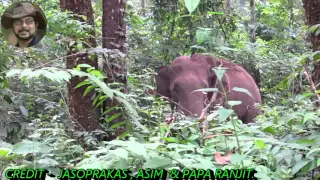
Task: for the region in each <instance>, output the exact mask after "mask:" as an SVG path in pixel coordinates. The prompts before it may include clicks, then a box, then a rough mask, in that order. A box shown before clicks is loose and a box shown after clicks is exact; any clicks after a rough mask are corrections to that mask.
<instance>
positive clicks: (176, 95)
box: [155, 54, 262, 124]
mask: <svg viewBox="0 0 320 180" xmlns="http://www.w3.org/2000/svg"><path fill="white" fill-rule="evenodd" d="M215 67H224V68H227V69H226V71H225V73H224V75H223V78H222V80H221V82H219V81H218V78H217V75H216V73H215V72H214V71H213V70H212V68H215ZM155 72H156V74H157V75H156V76H155V81H156V89H157V90H156V91H157V93H158V94H159V95H161V96H164V97H166V99H167V100H169V101H170V102H171V103H170V104H171V110H172V114H173V111H174V108H175V107H176V109H177V111H182V112H184V114H185V115H188V116H199V115H201V114H202V113H203V110H204V109H206V105H205V102H207V101H208V100H210V102H211V103H212V104H211V105H212V106H213V105H216V104H220V103H221V104H222V106H224V107H226V106H227V101H241V104H237V105H233V106H232V109H233V110H234V112H235V114H236V115H237V116H238V118H239V119H240V120H241V121H242V122H243V123H245V124H248V123H254V122H255V121H254V119H255V118H256V116H257V115H258V114H261V110H260V109H259V108H257V107H256V106H255V104H256V103H258V104H261V103H262V100H261V94H260V91H259V88H258V87H257V85H256V83H255V81H254V80H253V78H252V77H251V75H250V74H249V73H248V72H247V71H246V70H245V69H244V68H243V67H241V66H240V65H236V64H234V63H232V62H231V61H230V60H227V59H219V58H215V57H213V56H210V55H203V54H193V55H191V57H189V56H180V57H177V58H176V59H175V60H174V61H173V62H172V63H171V65H169V66H162V67H159V68H156V69H155ZM214 87H216V88H217V89H218V90H219V92H208V93H207V94H205V93H203V92H200V91H195V90H198V89H202V88H214ZM235 87H237V88H243V89H246V90H247V91H249V93H250V94H251V95H252V96H250V95H248V94H247V93H245V92H241V91H239V90H238V91H237V90H234V89H233V88H235ZM222 92H226V96H224V94H223V93H222Z"/></svg>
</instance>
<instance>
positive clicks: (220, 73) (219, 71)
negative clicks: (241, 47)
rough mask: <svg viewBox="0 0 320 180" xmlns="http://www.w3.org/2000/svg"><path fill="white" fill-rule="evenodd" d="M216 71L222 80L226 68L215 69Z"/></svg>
mask: <svg viewBox="0 0 320 180" xmlns="http://www.w3.org/2000/svg"><path fill="white" fill-rule="evenodd" d="M214 72H215V73H216V75H217V78H218V80H219V81H220V82H221V80H222V77H223V75H224V73H225V72H226V69H223V68H219V69H214Z"/></svg>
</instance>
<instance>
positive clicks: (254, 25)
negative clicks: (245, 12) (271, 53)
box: [250, 0, 256, 43]
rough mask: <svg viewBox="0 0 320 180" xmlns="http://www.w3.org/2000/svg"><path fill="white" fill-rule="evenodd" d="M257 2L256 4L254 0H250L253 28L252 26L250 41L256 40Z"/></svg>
mask: <svg viewBox="0 0 320 180" xmlns="http://www.w3.org/2000/svg"><path fill="white" fill-rule="evenodd" d="M254 7H255V4H254V0H250V12H251V13H250V14H251V15H250V24H251V28H250V36H251V38H250V41H251V42H252V43H255V42H256V20H255V8H254Z"/></svg>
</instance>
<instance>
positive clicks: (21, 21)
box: [1, 2, 47, 48]
mask: <svg viewBox="0 0 320 180" xmlns="http://www.w3.org/2000/svg"><path fill="white" fill-rule="evenodd" d="M1 25H2V26H3V28H5V29H10V28H12V31H13V33H14V34H15V36H16V38H17V40H18V42H17V44H16V46H17V47H20V48H26V47H31V46H34V45H36V44H38V43H39V42H40V40H41V39H42V38H43V36H44V34H45V32H46V29H47V20H46V17H45V15H44V13H43V12H42V10H41V9H40V8H39V7H38V6H36V5H34V4H31V3H29V2H18V3H15V4H13V5H11V6H10V7H9V8H8V9H7V10H6V11H5V12H4V13H3V16H2V17H1Z"/></svg>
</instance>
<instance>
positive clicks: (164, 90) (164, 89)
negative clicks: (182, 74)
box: [155, 66, 171, 98]
mask: <svg viewBox="0 0 320 180" xmlns="http://www.w3.org/2000/svg"><path fill="white" fill-rule="evenodd" d="M155 72H156V73H157V75H156V76H155V79H156V86H157V92H158V93H159V94H160V95H162V96H166V97H168V98H171V94H170V91H169V85H170V74H169V69H168V67H167V66H162V67H160V68H157V69H156V70H155Z"/></svg>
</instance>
